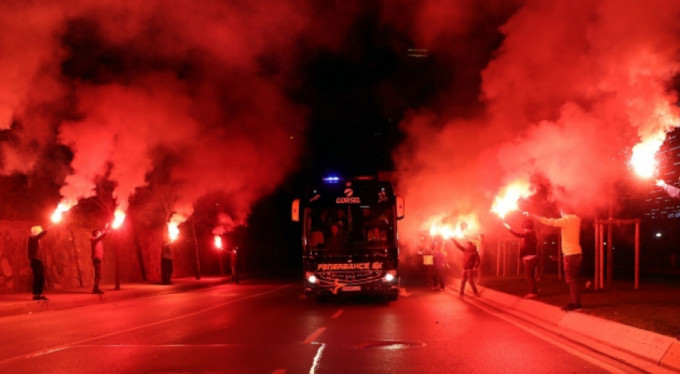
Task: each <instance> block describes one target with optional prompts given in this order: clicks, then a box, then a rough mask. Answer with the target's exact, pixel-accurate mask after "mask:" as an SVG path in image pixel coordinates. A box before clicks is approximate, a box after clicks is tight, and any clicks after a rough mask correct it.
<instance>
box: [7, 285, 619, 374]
mask: <svg viewBox="0 0 680 374" xmlns="http://www.w3.org/2000/svg"><path fill="white" fill-rule="evenodd" d="M0 332H2V335H1V336H2V339H0V372H1V373H98V374H101V373H160V372H162V373H203V372H220V373H221V372H227V373H314V372H316V373H353V372H356V373H457V372H460V373H529V372H531V373H607V372H632V369H631V368H627V367H624V366H621V364H618V363H616V362H610V361H608V360H607V359H606V358H603V357H597V356H593V355H592V354H591V353H589V352H588V351H587V350H586V349H583V348H580V347H579V346H578V345H575V344H570V343H569V342H566V341H563V340H562V339H560V338H559V337H558V336H551V335H550V334H549V333H546V332H541V331H540V330H537V329H535V328H533V327H531V326H525V325H522V323H520V322H518V321H514V320H512V318H508V317H507V316H504V315H503V313H498V311H493V310H488V309H487V310H484V308H480V307H478V303H476V302H475V301H474V300H468V299H463V300H461V299H459V298H458V297H457V296H455V295H454V294H453V292H449V291H445V292H435V291H431V290H429V289H427V288H423V287H415V288H409V287H406V293H405V294H404V295H403V296H402V297H400V299H399V300H398V301H397V302H393V303H387V302H383V301H380V300H375V299H366V298H352V299H341V300H333V301H329V302H325V303H317V302H316V301H314V300H311V299H308V298H306V297H304V296H303V295H302V294H301V286H300V283H291V282H290V281H266V282H265V281H259V282H257V283H256V282H250V283H242V284H241V285H226V284H225V285H221V286H217V287H212V288H208V289H201V290H196V291H192V292H185V293H178V294H169V295H162V296H154V297H144V298H137V299H132V300H126V301H121V302H116V303H108V304H98V305H92V306H86V307H81V308H74V309H68V310H57V311H49V312H43V313H36V314H33V315H21V316H11V317H4V318H0ZM602 360H604V361H602Z"/></svg>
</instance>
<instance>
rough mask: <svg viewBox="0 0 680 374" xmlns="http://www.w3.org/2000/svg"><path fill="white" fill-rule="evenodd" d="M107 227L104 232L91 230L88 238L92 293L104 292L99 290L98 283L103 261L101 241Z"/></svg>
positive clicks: (102, 244)
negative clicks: (92, 271) (92, 279)
mask: <svg viewBox="0 0 680 374" xmlns="http://www.w3.org/2000/svg"><path fill="white" fill-rule="evenodd" d="M108 227H109V226H108V225H106V227H105V228H104V230H92V236H91V237H90V246H91V247H92V266H93V267H94V287H92V293H96V294H99V295H101V294H103V293H104V291H102V290H100V289H99V281H100V280H101V279H102V261H103V260H104V243H102V239H104V237H105V236H106V235H108V233H109V232H111V231H110V230H108Z"/></svg>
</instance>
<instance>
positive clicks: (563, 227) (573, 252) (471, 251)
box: [419, 178, 680, 311]
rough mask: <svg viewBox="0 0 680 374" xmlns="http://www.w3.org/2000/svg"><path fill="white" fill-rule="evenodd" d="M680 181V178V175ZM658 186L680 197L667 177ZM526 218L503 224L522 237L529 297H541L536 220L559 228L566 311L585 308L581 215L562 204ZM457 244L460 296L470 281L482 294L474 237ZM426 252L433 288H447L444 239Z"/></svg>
mask: <svg viewBox="0 0 680 374" xmlns="http://www.w3.org/2000/svg"><path fill="white" fill-rule="evenodd" d="M679 180H680V178H679ZM656 185H657V186H659V187H661V188H662V189H663V190H664V191H665V192H666V193H667V194H668V196H670V197H672V198H676V199H680V188H678V187H675V186H671V185H668V184H666V183H665V182H664V181H663V180H658V181H657V182H656ZM523 216H524V220H523V221H522V224H521V228H520V229H519V230H515V229H513V228H512V227H511V226H510V225H509V224H508V223H506V222H503V225H504V226H505V227H506V229H507V230H508V231H509V232H510V234H512V235H514V236H515V237H518V238H519V239H520V245H519V260H520V261H521V263H522V265H523V268H524V276H525V278H526V284H527V292H526V294H525V295H524V298H526V299H535V298H537V297H539V296H540V294H539V289H538V286H537V279H536V269H537V265H538V259H539V256H538V240H537V235H536V232H535V230H534V221H537V222H539V223H541V224H543V225H546V226H552V227H556V228H559V230H560V248H561V252H562V253H561V256H562V259H563V261H562V266H563V271H564V278H565V283H566V284H567V286H568V289H569V303H568V304H567V305H565V306H564V307H563V308H562V310H565V311H575V310H581V309H582V307H583V306H582V304H581V285H580V283H579V280H578V276H579V272H580V270H581V264H582V262H583V249H582V247H581V244H580V239H581V238H580V235H581V218H580V217H579V216H578V215H576V214H575V213H574V212H573V209H571V208H568V207H566V206H562V207H561V209H560V214H559V217H557V218H548V217H543V216H540V215H537V214H534V213H531V212H523ZM452 240H453V242H454V244H455V246H456V247H457V248H459V249H460V250H461V251H463V264H462V268H463V271H462V274H461V284H460V295H461V296H463V295H464V292H465V287H466V283H470V287H471V288H472V290H473V292H474V295H475V296H479V293H478V292H477V288H476V285H475V283H474V277H475V274H476V269H477V268H478V267H479V265H480V262H481V260H480V256H479V252H478V250H477V246H476V245H475V241H474V240H472V239H465V240H463V243H460V242H458V241H457V240H456V239H455V238H452ZM419 253H420V254H422V255H423V264H424V265H425V268H426V272H427V278H428V280H429V281H430V282H431V284H432V287H433V289H435V290H443V289H444V287H445V282H444V279H445V277H444V274H443V273H444V271H445V270H446V269H448V267H449V266H448V262H447V259H446V252H445V251H444V249H443V242H442V241H441V239H434V240H433V241H432V243H431V245H430V246H429V247H427V248H424V249H421V250H420V251H419Z"/></svg>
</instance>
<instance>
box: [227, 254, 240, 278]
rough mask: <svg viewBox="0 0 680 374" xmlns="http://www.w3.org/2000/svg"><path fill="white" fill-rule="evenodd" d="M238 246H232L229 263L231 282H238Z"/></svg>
mask: <svg viewBox="0 0 680 374" xmlns="http://www.w3.org/2000/svg"><path fill="white" fill-rule="evenodd" d="M238 252H239V249H238V246H235V247H234V248H232V250H231V253H230V256H229V265H230V266H231V283H234V282H236V284H238V278H239V277H238V256H239V253H238Z"/></svg>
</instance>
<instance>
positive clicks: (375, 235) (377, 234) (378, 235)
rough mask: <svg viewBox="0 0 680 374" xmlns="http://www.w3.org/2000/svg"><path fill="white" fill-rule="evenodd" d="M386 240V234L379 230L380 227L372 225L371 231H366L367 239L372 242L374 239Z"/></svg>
mask: <svg viewBox="0 0 680 374" xmlns="http://www.w3.org/2000/svg"><path fill="white" fill-rule="evenodd" d="M386 240H387V235H386V234H385V232H384V231H382V230H380V227H377V226H376V227H374V228H373V229H371V231H369V232H368V241H370V242H374V241H386Z"/></svg>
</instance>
